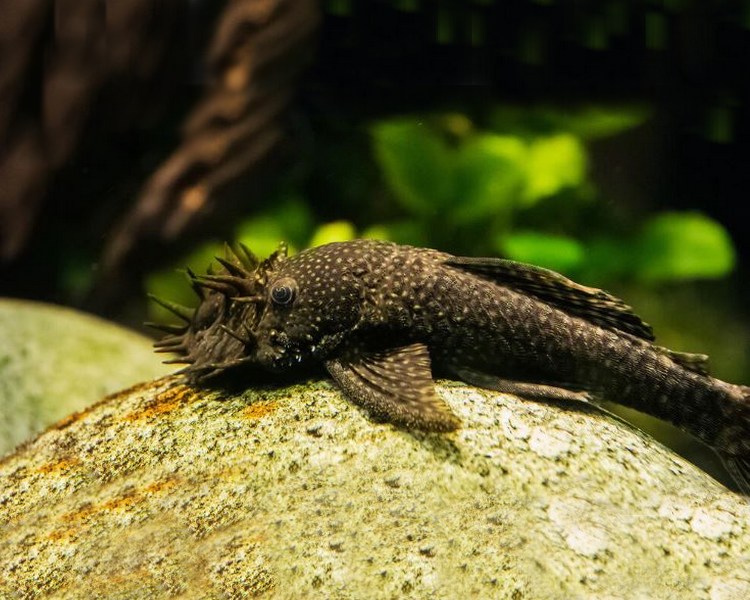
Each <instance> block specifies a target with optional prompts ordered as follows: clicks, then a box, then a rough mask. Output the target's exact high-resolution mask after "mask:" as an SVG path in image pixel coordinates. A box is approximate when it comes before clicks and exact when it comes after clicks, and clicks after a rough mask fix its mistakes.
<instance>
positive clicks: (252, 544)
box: [0, 378, 750, 600]
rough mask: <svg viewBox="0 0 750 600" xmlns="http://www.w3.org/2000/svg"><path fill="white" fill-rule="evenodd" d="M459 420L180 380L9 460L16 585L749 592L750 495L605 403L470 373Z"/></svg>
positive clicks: (8, 544)
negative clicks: (547, 400) (555, 398)
mask: <svg viewBox="0 0 750 600" xmlns="http://www.w3.org/2000/svg"><path fill="white" fill-rule="evenodd" d="M439 389H440V393H441V394H442V395H443V396H444V397H445V398H446V400H447V401H448V403H449V404H450V405H451V407H452V408H453V410H454V411H455V412H456V413H457V414H459V415H460V417H461V418H462V420H463V423H464V427H463V429H461V430H459V431H458V432H456V433H453V434H450V435H437V434H420V433H415V434H412V433H408V432H406V431H402V430H399V429H396V428H394V427H392V426H390V425H385V424H378V423H374V422H373V421H371V420H370V419H368V418H367V417H366V415H364V414H363V413H362V412H361V411H360V410H359V409H358V408H356V407H354V406H352V405H351V404H349V403H348V402H346V401H345V400H344V399H343V398H342V397H341V395H340V394H339V393H338V392H337V391H336V390H334V389H333V388H332V386H331V385H330V384H328V383H325V382H318V383H312V384H308V385H301V386H295V387H289V388H286V389H278V390H267V389H266V390H250V391H247V392H246V393H244V394H242V395H236V396H233V395H221V394H220V393H218V392H206V391H201V390H196V389H193V388H191V387H188V386H186V385H184V384H183V383H182V382H181V381H180V380H178V379H174V378H167V379H163V380H159V381H156V382H152V383H149V384H143V385H140V386H136V387H134V388H132V389H130V390H126V391H124V392H121V393H119V394H116V395H114V396H111V397H109V398H107V399H105V400H104V401H103V402H101V403H99V404H97V405H95V406H93V407H92V408H90V409H88V410H87V411H85V412H83V413H81V414H77V415H74V416H72V417H70V418H69V419H67V420H65V421H63V422H61V423H59V424H57V425H56V426H55V427H53V428H52V429H50V430H48V431H46V432H45V433H44V434H42V435H41V436H40V437H39V438H38V439H37V440H35V441H34V442H32V443H30V444H28V445H26V446H25V447H23V448H22V449H21V450H20V451H18V452H17V453H16V454H14V455H11V456H9V457H7V458H6V459H5V460H4V461H3V462H2V463H0V479H1V480H2V481H3V486H2V489H1V490H0V597H2V598H6V597H7V598H22V599H23V598H41V597H54V598H95V597H116V598H160V597H180V598H241V597H247V596H252V595H257V596H263V597H267V598H357V599H359V598H519V599H520V598H525V599H532V598H560V599H569V598H598V599H605V598H606V599H614V598H627V599H634V598H644V599H646V598H648V599H659V598H670V599H671V598H706V599H710V600H729V599H730V598H733V599H737V600H746V599H747V598H750V562H749V557H750V506H748V502H747V499H745V498H742V497H739V496H736V495H734V494H732V493H731V492H729V491H727V490H726V489H724V488H723V487H721V486H720V485H719V484H717V483H716V482H714V481H713V480H712V479H710V478H709V477H708V476H707V475H705V474H704V473H703V472H701V471H699V470H698V469H696V468H695V467H693V466H692V465H690V464H688V463H686V462H685V461H684V460H683V459H681V458H680V457H678V456H676V455H674V454H672V453H671V452H670V451H668V450H666V449H665V448H664V447H662V446H660V445H658V444H656V443H655V442H653V441H652V440H650V439H649V438H647V437H645V436H644V435H643V434H641V433H639V432H638V431H635V430H633V429H632V428H630V427H629V426H627V425H625V424H623V423H622V422H620V421H617V420H615V419H613V418H611V417H610V416H608V415H606V414H603V413H600V412H597V411H596V410H595V409H593V408H590V407H586V406H583V407H580V408H578V409H573V408H572V407H561V406H558V405H545V404H538V403H533V402H527V401H523V400H520V399H518V398H515V397H510V396H505V395H500V394H496V393H493V392H488V391H483V390H478V389H474V388H470V387H466V386H464V385H458V384H442V385H441V386H440V388H439Z"/></svg>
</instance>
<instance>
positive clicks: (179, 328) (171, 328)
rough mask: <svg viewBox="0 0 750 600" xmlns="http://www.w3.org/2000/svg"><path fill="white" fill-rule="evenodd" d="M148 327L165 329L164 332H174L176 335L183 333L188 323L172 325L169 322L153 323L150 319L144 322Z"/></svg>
mask: <svg viewBox="0 0 750 600" xmlns="http://www.w3.org/2000/svg"><path fill="white" fill-rule="evenodd" d="M144 325H145V326H146V327H150V328H151V329H156V330H158V331H163V332H164V333H172V334H176V335H181V334H183V333H185V332H186V331H187V329H188V328H187V325H172V324H169V323H152V322H150V321H147V322H146V323H144Z"/></svg>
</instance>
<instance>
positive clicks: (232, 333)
mask: <svg viewBox="0 0 750 600" xmlns="http://www.w3.org/2000/svg"><path fill="white" fill-rule="evenodd" d="M219 329H221V330H222V331H223V332H224V333H226V334H227V335H228V336H230V337H233V338H234V339H235V340H237V341H238V342H242V343H243V344H245V345H246V346H249V345H250V344H253V343H254V342H255V339H254V338H252V337H243V336H241V335H240V334H239V333H237V332H236V331H232V330H231V329H230V328H229V327H227V326H226V325H220V326H219ZM246 331H247V330H246Z"/></svg>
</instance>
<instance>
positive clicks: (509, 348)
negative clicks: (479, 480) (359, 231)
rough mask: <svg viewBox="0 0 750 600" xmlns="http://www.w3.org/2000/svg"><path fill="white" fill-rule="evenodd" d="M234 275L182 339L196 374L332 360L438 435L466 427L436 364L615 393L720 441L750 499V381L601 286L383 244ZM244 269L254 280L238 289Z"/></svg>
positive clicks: (577, 390)
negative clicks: (665, 337) (441, 388)
mask: <svg viewBox="0 0 750 600" xmlns="http://www.w3.org/2000/svg"><path fill="white" fill-rule="evenodd" d="M253 268H254V270H253ZM224 278H225V282H224V283H226V286H227V287H225V288H223V289H218V290H217V289H216V287H214V288H212V289H211V294H210V295H209V297H208V298H203V300H202V305H205V304H206V303H207V302H208V301H209V300H210V301H211V302H212V303H213V304H214V305H215V304H216V303H217V294H218V295H220V296H221V308H220V309H219V310H218V311H216V310H214V311H213V313H212V314H211V315H210V316H209V317H206V314H205V313H206V312H207V311H206V310H205V309H204V310H203V313H204V314H203V316H202V317H201V318H198V317H197V316H198V315H199V313H200V312H201V306H199V308H198V310H197V311H196V316H195V317H194V318H193V320H192V321H191V322H190V323H189V324H188V326H187V327H186V330H187V331H186V332H185V333H184V334H183V335H182V337H181V338H180V339H181V341H180V343H181V344H182V346H187V348H186V349H183V350H177V352H178V353H182V354H183V357H187V358H188V360H187V362H189V363H190V365H189V366H188V367H187V368H186V371H187V372H188V373H194V374H200V373H203V372H205V371H206V369H207V367H210V369H211V372H214V371H216V370H219V371H221V370H223V369H224V366H226V367H230V366H234V365H238V364H253V365H255V366H260V367H263V368H265V369H268V370H270V371H275V372H284V371H287V370H292V369H295V368H299V367H302V366H305V365H308V364H311V363H322V364H323V365H325V367H326V368H327V370H328V372H329V373H330V374H331V375H332V377H333V378H334V380H335V381H336V382H337V383H338V385H339V386H340V387H341V388H342V390H343V391H344V392H345V394H346V395H347V396H348V397H349V398H350V399H351V400H353V401H354V402H356V403H358V404H360V405H362V406H364V407H366V408H367V409H369V410H370V411H371V412H372V413H374V414H375V415H377V416H379V417H381V418H383V419H386V420H389V421H391V422H394V423H397V424H400V425H402V426H406V427H409V428H417V429H423V430H430V431H450V430H453V429H455V428H457V427H458V426H459V421H458V419H457V418H456V417H455V415H454V414H453V413H452V412H451V411H450V409H449V407H448V406H447V404H446V403H445V402H444V401H443V400H442V399H441V398H440V396H439V395H438V394H437V393H436V391H435V387H434V384H433V379H432V376H433V372H435V373H437V374H444V375H448V376H451V377H454V378H459V379H463V380H466V381H468V382H469V383H473V384H476V385H480V386H484V387H489V388H493V389H498V390H501V391H507V392H512V393H517V394H519V395H522V396H528V397H532V398H552V399H556V398H557V399H586V398H589V397H590V396H592V395H593V396H595V397H603V398H607V399H609V400H613V401H616V402H619V403H621V404H624V405H627V406H630V407H632V408H635V409H637V410H640V411H643V412H646V413H648V414H651V415H653V416H655V417H658V418H660V419H663V420H666V421H669V422H671V423H674V424H675V425H677V426H679V427H681V428H682V429H684V430H686V431H688V432H689V433H691V434H693V435H695V436H696V437H698V438H699V439H701V440H702V441H704V442H706V443H707V444H709V445H711V446H713V447H714V448H715V449H716V450H717V451H718V452H719V454H720V456H721V457H722V458H723V459H724V461H725V463H726V464H727V466H728V467H729V469H730V471H731V472H732V474H733V475H734V476H735V478H736V479H737V481H738V483H739V485H740V487H741V488H742V489H743V491H744V492H745V493H748V494H750V401H749V400H748V397H750V390H749V389H748V388H746V387H744V386H739V385H734V384H730V383H726V382H724V381H721V380H718V379H715V378H713V377H710V376H709V375H708V374H707V372H706V357H705V356H703V355H691V354H683V353H677V352H673V351H670V350H668V349H666V348H662V347H660V346H657V345H656V344H654V342H653V334H652V332H651V328H650V327H649V326H648V325H647V324H646V323H644V322H643V321H641V320H640V319H639V318H638V317H637V316H636V315H635V314H634V313H633V312H632V310H631V309H630V307H628V306H627V305H625V304H624V303H623V302H622V301H621V300H619V299H617V298H614V297H613V296H610V295H609V294H607V293H605V292H603V291H601V290H598V289H595V288H588V287H585V286H581V285H579V284H577V283H574V282H572V281H570V280H568V279H566V278H564V277H562V276H561V275H558V274H556V273H554V272H551V271H547V270H544V269H540V268H537V267H533V266H530V265H523V264H520V263H515V262H512V261H505V260H500V259H472V258H462V257H455V256H452V255H450V254H447V253H444V252H439V251H436V250H430V249H424V248H414V247H410V246H400V245H396V244H392V243H389V242H381V241H371V240H357V241H351V242H341V243H334V244H328V245H325V246H320V247H317V248H312V249H309V250H306V251H303V252H301V253H299V254H297V255H296V256H292V257H290V258H286V257H285V256H283V253H282V254H281V255H278V256H274V257H272V258H271V259H268V260H267V261H265V262H264V263H263V264H259V265H258V266H257V267H254V263H253V265H250V266H248V265H245V271H244V274H242V273H240V272H239V270H238V271H237V272H236V273H234V274H229V273H227V274H225V275H224ZM238 278H239V279H243V278H244V279H245V280H249V279H252V280H253V282H254V283H253V284H252V285H249V284H245V285H244V290H243V291H241V292H240V291H234V290H235V289H239V287H242V286H241V285H240V283H238V282H237V281H236V280H237V279H238ZM219 279H221V277H219ZM232 281H234V286H235V287H233V286H232V285H230V284H231V283H232ZM213 283H214V284H216V283H217V282H216V281H214V282H213ZM199 285H200V284H199ZM243 294H245V296H246V295H247V294H250V297H252V298H254V300H253V301H252V302H249V303H248V302H245V301H238V298H240V297H243ZM227 324H229V325H227ZM240 324H241V326H242V328H243V332H242V333H238V328H239V326H240ZM199 328H202V331H211V332H213V334H212V335H213V337H212V338H210V339H211V340H212V343H214V344H215V345H213V346H212V347H213V348H216V347H221V348H222V350H221V351H220V352H218V353H217V351H216V350H215V349H214V350H213V351H212V352H211V353H210V360H207V359H206V358H205V357H204V356H202V355H200V352H196V351H195V349H193V348H190V345H191V344H190V343H189V340H188V338H189V336H190V335H194V332H195V331H196V330H198V329H199ZM207 339H208V338H207ZM219 340H223V341H222V342H221V343H220V344H219ZM204 345H205V344H204ZM201 352H202V351H201ZM217 354H218V355H220V356H218V355H217Z"/></svg>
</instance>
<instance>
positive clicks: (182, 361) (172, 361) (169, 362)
mask: <svg viewBox="0 0 750 600" xmlns="http://www.w3.org/2000/svg"><path fill="white" fill-rule="evenodd" d="M193 362H194V361H193V359H191V358H187V357H185V356H180V357H179V358H170V359H169V360H165V361H162V363H163V364H165V365H184V364H190V365H191V364H193Z"/></svg>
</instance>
